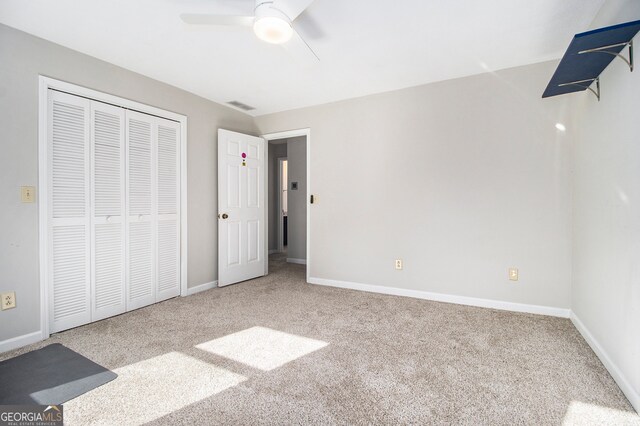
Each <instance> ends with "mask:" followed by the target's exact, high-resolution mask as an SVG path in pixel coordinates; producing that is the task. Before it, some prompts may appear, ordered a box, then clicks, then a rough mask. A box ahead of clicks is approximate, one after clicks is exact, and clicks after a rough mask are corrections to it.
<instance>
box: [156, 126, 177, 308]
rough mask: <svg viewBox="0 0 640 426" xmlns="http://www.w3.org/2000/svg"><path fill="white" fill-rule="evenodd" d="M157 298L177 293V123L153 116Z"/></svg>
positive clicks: (160, 298)
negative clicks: (155, 141) (155, 153)
mask: <svg viewBox="0 0 640 426" xmlns="http://www.w3.org/2000/svg"><path fill="white" fill-rule="evenodd" d="M157 123H158V126H157V132H158V133H157V150H156V151H157V159H158V161H157V164H158V167H157V191H156V205H157V212H158V216H157V219H158V227H157V229H158V232H157V235H158V240H157V258H158V269H157V277H158V279H157V299H156V300H157V301H160V300H166V299H169V298H171V297H175V296H178V295H179V294H180V239H179V235H180V228H179V226H180V217H179V211H180V208H179V207H180V197H179V194H180V187H179V182H180V181H179V175H178V171H179V170H180V163H179V158H180V152H179V147H180V139H179V138H180V124H179V123H176V122H174V121H169V120H164V119H160V118H158V119H157Z"/></svg>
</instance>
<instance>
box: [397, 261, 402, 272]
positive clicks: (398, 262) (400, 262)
mask: <svg viewBox="0 0 640 426" xmlns="http://www.w3.org/2000/svg"><path fill="white" fill-rule="evenodd" d="M396 269H398V270H400V269H402V259H396Z"/></svg>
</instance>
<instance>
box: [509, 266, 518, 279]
mask: <svg viewBox="0 0 640 426" xmlns="http://www.w3.org/2000/svg"><path fill="white" fill-rule="evenodd" d="M509 279H510V280H511V281H518V268H509Z"/></svg>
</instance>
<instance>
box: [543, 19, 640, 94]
mask: <svg viewBox="0 0 640 426" xmlns="http://www.w3.org/2000/svg"><path fill="white" fill-rule="evenodd" d="M638 31H640V21H633V22H627V23H625V24H619V25H613V26H611V27H605V28H599V29H597V30H593V31H587V32H585V33H580V34H576V35H575V36H574V37H573V40H571V44H569V47H568V48H567V51H566V52H565V54H564V56H563V57H562V60H561V61H560V64H559V65H558V68H557V69H556V72H555V73H554V74H553V77H551V81H550V82H549V85H548V86H547V88H546V90H545V91H544V93H543V94H542V97H543V98H548V97H550V96H557V95H564V94H565V93H573V92H581V91H584V90H587V89H589V90H591V91H592V92H593V93H594V94H595V95H596V96H597V97H598V100H599V99H600V78H599V77H600V74H601V73H602V71H604V69H605V68H607V66H608V65H609V64H610V63H611V61H613V60H614V59H615V58H616V57H618V58H621V59H622V60H624V61H625V62H626V63H627V65H629V69H630V70H631V71H633V37H635V35H636V34H637V33H638ZM627 46H629V58H625V57H624V56H622V54H621V52H622V50H623V49H624V48H625V47H627ZM594 82H595V86H596V87H595V89H594V88H593V83H594Z"/></svg>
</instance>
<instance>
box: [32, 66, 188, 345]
mask: <svg viewBox="0 0 640 426" xmlns="http://www.w3.org/2000/svg"><path fill="white" fill-rule="evenodd" d="M38 86H39V88H38V89H39V104H38V162H39V164H38V174H39V176H38V184H39V188H38V191H37V194H38V212H39V230H38V234H39V246H40V250H39V251H40V253H39V256H40V258H39V264H40V324H41V329H42V338H43V339H46V338H48V337H49V321H48V318H49V308H48V294H47V289H48V282H47V266H46V259H47V255H48V253H47V244H48V239H47V217H48V216H47V213H48V211H47V208H48V206H47V196H48V194H47V164H46V163H47V162H46V160H47V155H46V154H47V152H46V148H47V105H48V102H47V99H48V90H49V89H55V90H59V91H63V92H66V93H70V94H72V95H77V96H82V97H85V98H90V99H93V100H96V101H99V102H105V103H108V104H112V105H117V106H120V107H123V108H127V109H131V110H135V111H138V112H142V113H145V114H151V115H154V116H158V117H163V118H167V119H169V120H173V121H177V122H178V123H180V136H181V137H180V156H181V158H180V186H181V187H180V219H179V220H180V295H181V296H187V295H188V287H187V283H188V274H187V265H188V262H187V235H188V227H187V116H185V115H182V114H178V113H175V112H172V111H167V110H163V109H160V108H156V107H153V106H150V105H146V104H143V103H140V102H135V101H132V100H129V99H126V98H122V97H119V96H114V95H110V94H108V93H103V92H98V91H96V90H92V89H88V88H86V87H82V86H78V85H75V84H71V83H67V82H65V81H61V80H56V79H53V78H50V77H45V76H42V75H40V76H38Z"/></svg>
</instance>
